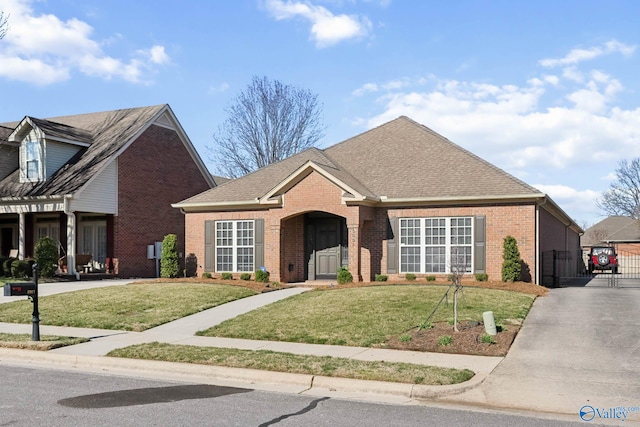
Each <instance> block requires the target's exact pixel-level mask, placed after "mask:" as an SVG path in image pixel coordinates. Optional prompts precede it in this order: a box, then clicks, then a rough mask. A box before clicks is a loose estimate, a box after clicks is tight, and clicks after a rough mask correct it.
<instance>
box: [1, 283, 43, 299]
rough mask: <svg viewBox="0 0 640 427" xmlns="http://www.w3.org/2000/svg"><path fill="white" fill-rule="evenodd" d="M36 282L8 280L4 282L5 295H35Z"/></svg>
mask: <svg viewBox="0 0 640 427" xmlns="http://www.w3.org/2000/svg"><path fill="white" fill-rule="evenodd" d="M35 294H36V284H35V283H34V282H7V283H5V284H4V296H5V297H15V296H20V295H28V296H34V295H35Z"/></svg>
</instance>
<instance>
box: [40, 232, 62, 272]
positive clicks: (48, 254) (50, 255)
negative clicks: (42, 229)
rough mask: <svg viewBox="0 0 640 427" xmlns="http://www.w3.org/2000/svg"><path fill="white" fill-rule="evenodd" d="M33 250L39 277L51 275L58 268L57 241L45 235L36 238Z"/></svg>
mask: <svg viewBox="0 0 640 427" xmlns="http://www.w3.org/2000/svg"><path fill="white" fill-rule="evenodd" d="M34 252H35V256H36V262H37V263H38V274H39V275H40V277H53V275H54V273H55V272H56V270H57V269H58V265H57V261H58V258H59V255H58V245H57V243H56V242H55V241H54V240H53V239H52V238H50V237H46V236H45V237H43V238H41V239H40V240H38V242H37V243H36V247H35V250H34Z"/></svg>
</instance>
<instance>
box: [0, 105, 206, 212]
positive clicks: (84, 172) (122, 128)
mask: <svg viewBox="0 0 640 427" xmlns="http://www.w3.org/2000/svg"><path fill="white" fill-rule="evenodd" d="M167 114H169V115H170V116H171V117H174V116H173V112H172V111H171V108H170V107H169V106H168V105H166V104H163V105H155V106H150V107H140V108H129V109H121V110H114V111H105V112H100V113H89V114H79V115H73V116H62V117H54V118H50V119H46V120H42V119H34V118H32V117H26V118H25V119H24V120H23V121H21V122H11V123H3V124H0V126H2V127H5V128H12V129H16V128H17V127H19V125H20V124H21V123H25V121H27V122H29V123H31V124H32V125H33V126H37V127H38V129H39V130H40V131H42V132H44V134H45V135H46V136H50V137H52V138H53V139H58V140H68V141H76V142H80V143H83V144H84V143H88V146H86V147H84V148H82V149H81V150H80V151H79V152H78V153H77V154H76V155H75V156H74V157H72V158H71V159H70V160H69V161H68V162H67V163H66V164H65V165H64V166H63V167H62V168H60V169H59V170H58V171H56V172H55V173H54V174H53V175H52V176H51V177H50V178H48V179H47V180H46V181H44V182H40V183H37V184H35V185H34V184H32V183H20V179H19V173H20V172H19V170H16V171H15V172H14V173H13V174H11V175H9V176H8V177H6V178H5V179H3V180H2V181H0V199H2V198H5V199H13V198H24V197H42V196H44V197H58V196H63V195H68V194H74V193H75V192H76V191H78V190H79V189H80V188H82V187H83V186H84V185H86V184H87V183H88V182H89V180H90V179H91V178H93V177H94V176H96V175H97V174H98V173H99V172H100V171H102V170H103V169H104V167H106V165H108V164H109V163H110V162H112V161H113V160H114V159H115V158H116V157H117V155H119V154H120V153H121V152H122V151H123V150H124V149H126V147H128V146H129V145H130V144H131V143H132V142H133V141H134V140H135V139H136V138H137V137H138V136H139V135H140V134H141V133H142V132H143V131H144V130H146V129H147V128H148V127H149V126H150V125H151V124H153V123H154V121H156V120H158V119H159V118H164V117H165V116H166V115H167ZM175 122H176V127H177V129H176V130H177V131H178V132H179V133H180V134H181V137H182V138H183V140H187V141H188V137H187V136H186V134H184V131H183V130H182V128H181V127H180V125H179V124H178V123H177V120H176V121H175ZM2 127H0V129H2ZM84 145H86V144H84ZM188 145H189V147H187V148H188V149H189V150H190V153H191V155H192V156H193V157H194V160H195V161H196V163H198V165H199V167H200V169H201V171H202V172H203V175H204V176H205V179H207V180H208V181H209V182H210V183H211V185H214V184H213V179H212V178H211V176H210V175H209V173H208V171H207V170H206V167H205V166H204V164H202V161H201V160H200V158H199V156H198V155H197V153H196V152H195V149H193V147H192V146H191V143H190V141H189V142H188Z"/></svg>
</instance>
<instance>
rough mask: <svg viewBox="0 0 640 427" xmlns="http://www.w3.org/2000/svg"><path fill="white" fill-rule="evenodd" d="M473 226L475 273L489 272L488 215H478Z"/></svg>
mask: <svg viewBox="0 0 640 427" xmlns="http://www.w3.org/2000/svg"><path fill="white" fill-rule="evenodd" d="M474 221H475V224H474V227H473V265H474V269H473V272H474V273H486V272H487V247H486V240H487V238H486V236H487V230H486V223H487V217H485V216H477V217H475V218H474Z"/></svg>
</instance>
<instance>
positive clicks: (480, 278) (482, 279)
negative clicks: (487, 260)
mask: <svg viewBox="0 0 640 427" xmlns="http://www.w3.org/2000/svg"><path fill="white" fill-rule="evenodd" d="M475 278H476V280H477V281H478V282H486V281H487V280H489V275H488V274H486V273H476V274H475Z"/></svg>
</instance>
